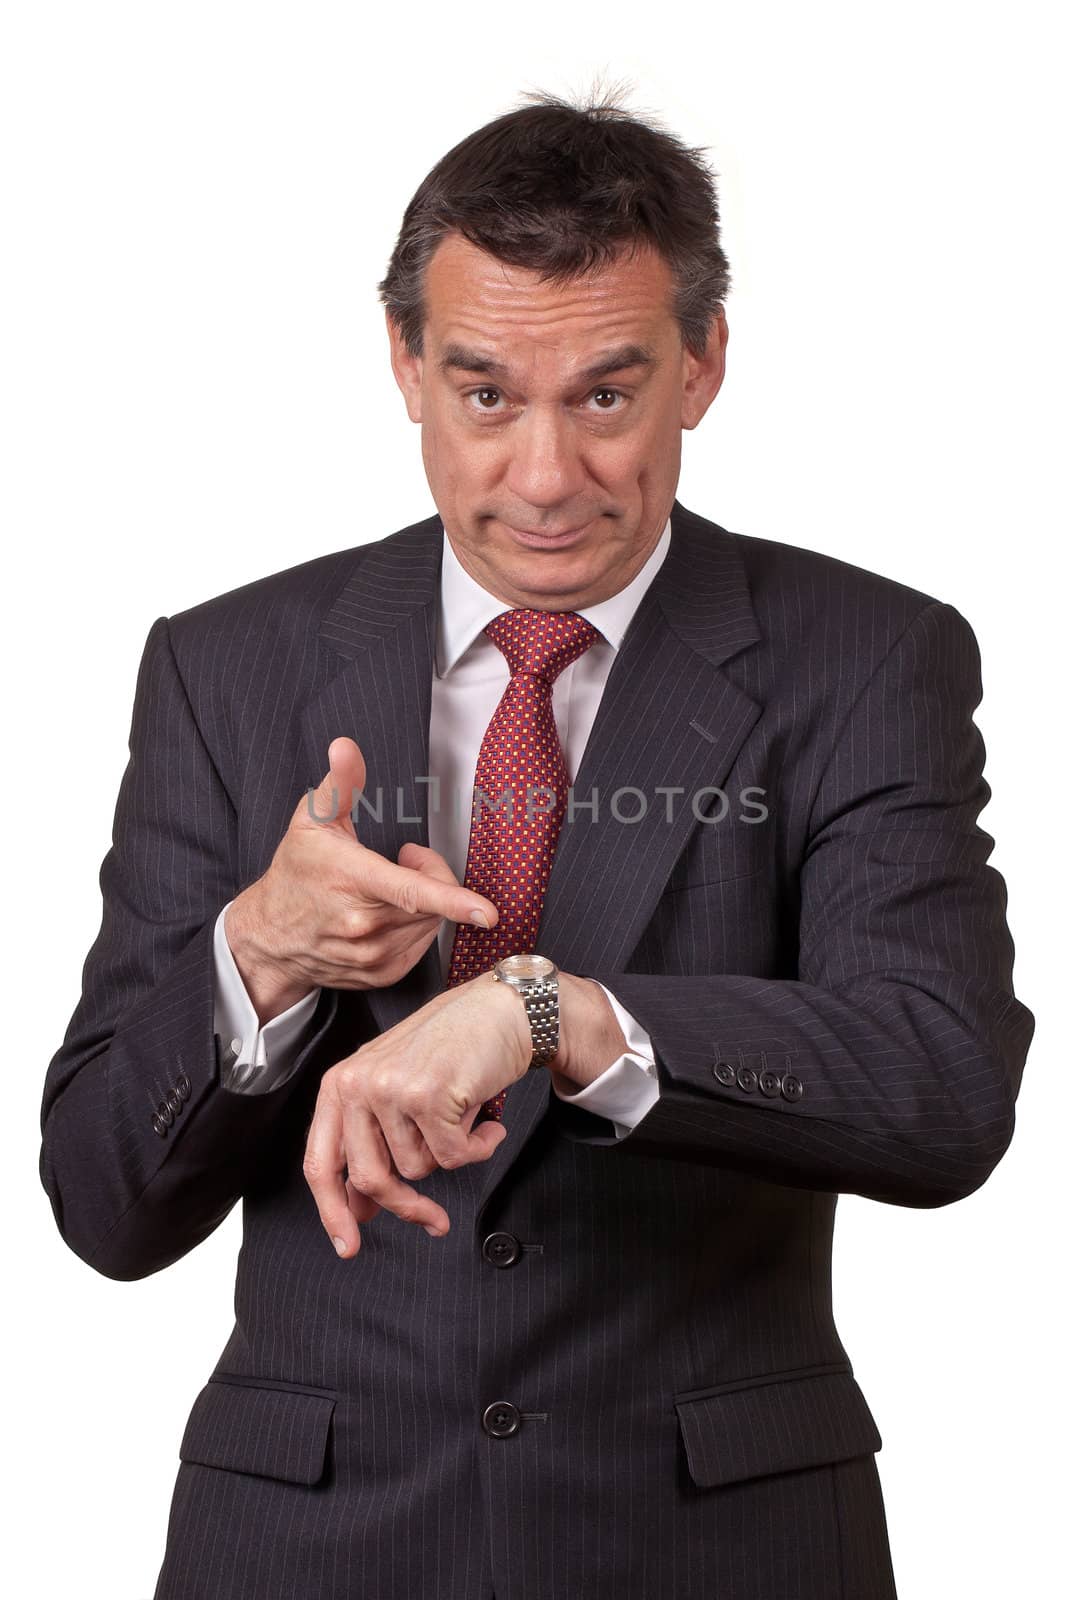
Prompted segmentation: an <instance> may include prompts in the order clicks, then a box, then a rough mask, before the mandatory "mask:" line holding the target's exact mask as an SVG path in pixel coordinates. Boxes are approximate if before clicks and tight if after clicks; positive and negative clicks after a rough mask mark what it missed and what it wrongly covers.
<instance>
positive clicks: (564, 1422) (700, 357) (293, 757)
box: [41, 97, 1033, 1600]
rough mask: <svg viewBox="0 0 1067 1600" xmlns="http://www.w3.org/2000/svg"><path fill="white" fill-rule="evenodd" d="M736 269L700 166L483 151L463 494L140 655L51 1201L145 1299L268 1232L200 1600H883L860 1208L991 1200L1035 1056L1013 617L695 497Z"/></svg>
mask: <svg viewBox="0 0 1067 1600" xmlns="http://www.w3.org/2000/svg"><path fill="white" fill-rule="evenodd" d="M726 288H727V265H726V260H725V257H724V255H723V253H722V250H721V247H720V245H719V241H718V212H717V205H716V198H715V191H714V184H713V180H712V178H711V176H710V174H709V173H708V171H707V170H706V168H705V167H704V166H703V165H702V164H701V162H700V161H699V160H698V159H697V156H696V155H695V153H693V152H690V151H687V150H685V149H684V147H683V146H681V145H680V144H679V143H678V142H677V141H676V140H675V139H674V138H673V137H672V136H670V135H669V134H667V133H665V132H663V131H662V130H660V129H657V128H655V127H652V126H650V125H648V124H643V123H641V122H639V121H637V120H635V119H633V118H632V117H630V116H628V115H627V114H626V113H623V112H621V111H619V110H618V109H617V108H612V107H609V106H604V105H595V104H594V105H592V106H587V107H585V108H576V107H573V106H569V105H567V104H565V103H564V102H561V101H557V100H553V99H549V98H548V97H542V98H541V99H540V101H539V102H538V103H536V104H534V105H531V106H528V107H524V108H523V109H521V110H518V111H515V112H511V113H509V114H507V115H506V116H504V117H502V118H500V119H498V120H497V121H496V122H494V123H492V124H490V125H489V126H488V127H486V128H483V129H481V130H479V131H478V132H477V133H475V134H473V135H471V136H470V138H468V139H466V140H464V141H463V143H461V144H460V145H459V146H457V147H456V148H455V149H454V150H452V151H451V152H449V154H448V155H446V156H445V157H444V158H443V160H442V161H441V162H439V163H438V165H437V166H436V167H435V168H434V169H433V171H432V172H431V173H430V174H429V175H428V177H427V178H426V179H425V181H424V182H423V184H422V185H421V186H420V188H419V190H418V192H417V193H416V195H415V197H414V198H413V200H412V202H411V204H410V205H409V207H408V209H407V211H406V213H405V217H404V223H403V227H402V230H401V234H400V238H399V240H398V242H397V246H396V249H395V251H394V254H393V258H392V262H391V264H390V268H389V273H388V276H387V277H386V279H385V280H384V282H383V284H382V286H381V291H382V294H383V298H384V300H385V304H386V311H387V319H388V321H387V325H388V329H389V338H390V346H391V355H392V365H393V371H394V374H395V377H396V380H397V382H398V384H399V386H400V389H401V391H402V393H403V396H404V400H405V404H406V406H407V410H408V415H409V416H410V417H411V419H412V420H413V421H415V422H417V423H418V424H419V425H420V427H421V430H422V444H423V458H424V462H425V468H426V474H427V478H428V481H429V486H430V491H431V494H432V496H433V500H434V502H435V504H436V506H437V514H436V515H434V516H431V517H428V518H427V519H426V520H424V521H422V522H418V523H415V524H414V525H412V526H411V527H408V528H404V529H403V530H401V531H400V532H398V533H394V534H392V535H390V536H388V537H384V538H380V539H378V540H376V541H373V542H371V543H369V544H362V545H359V546H357V547H356V548H354V549H352V550H347V551H342V552H340V553H334V554H330V555H326V556H321V557H318V558H316V559H312V560H309V561H308V562H306V563H304V564H303V565H300V566H297V567H295V568H293V569H291V570H289V571H286V572H283V573H279V574H275V575H273V576H270V577H266V578H262V579H260V580H258V581H257V582H254V583H250V584H248V585H246V586H245V587H243V588H240V589H237V590H235V591H233V592H231V593H229V594H224V595H221V596H218V597H216V598H214V599H211V600H208V601H206V602H204V603H203V604H201V605H198V606H194V607H192V608H191V609H190V610H188V611H185V612H183V613H181V614H179V615H176V616H174V617H170V618H167V617H161V618H159V619H157V621H156V622H155V623H154V624H153V626H152V628H151V630H150V631H149V634H148V640H147V643H146V646H145V652H144V657H143V659H142V662H141V668H140V672H139V676H138V682H137V691H136V697H135V703H134V713H133V723H132V729H131V738H130V752H131V760H130V765H129V767H128V768H127V771H126V774H125V777H124V779H123V783H122V787H121V790H120V794H119V798H118V805H117V812H116V820H115V834H114V843H113V846H112V849H111V850H110V851H109V853H108V855H107V856H106V858H105V860H104V864H103V867H102V869H101V888H102V892H103V923H102V927H101V931H100V935H99V937H98V939H97V941H96V943H95V944H94V946H93V949H92V950H91V951H90V954H89V957H88V960H87V962H86V966H85V972H84V986H83V993H82V997H81V1000H80V1002H79V1005H78V1008H77V1010H76V1011H75V1014H74V1016H73V1018H72V1020H71V1023H70V1025H69V1028H68V1031H67V1035H66V1038H65V1040H64V1043H63V1045H62V1048H61V1049H60V1050H59V1052H58V1053H57V1055H56V1056H55V1057H54V1059H53V1061H52V1063H51V1065H50V1067H49V1070H48V1076H47V1080H46V1084H45V1092H44V1105H43V1110H42V1128H43V1149H42V1161H41V1171H42V1178H43V1181H44V1184H45V1186H46V1188H47V1190H48V1193H49V1195H50V1198H51V1201H52V1205H53V1208H54V1211H55V1215H56V1220H57V1223H58V1225H59V1228H60V1230H61V1232H62V1234H63V1237H64V1238H65V1240H66V1241H67V1243H68V1244H69V1245H70V1247H71V1248H72V1249H73V1250H75V1251H76V1252H77V1253H78V1254H79V1255H80V1256H82V1257H83V1258H84V1259H85V1260H86V1261H87V1262H89V1263H90V1264H91V1265H92V1266H94V1267H95V1268H97V1269H98V1270H99V1271H101V1272H103V1273H105V1274H107V1275H108V1276H111V1277H114V1278H119V1279H133V1278H137V1277H143V1276H146V1275H147V1274H149V1273H152V1272H155V1271H158V1270H159V1269H160V1268H162V1267H165V1266H167V1265H168V1264H169V1263H170V1262H172V1261H174V1260H176V1259H178V1258H179V1257H180V1256H182V1255H183V1254H185V1253H186V1252H187V1251H189V1250H191V1249H192V1248H194V1246H195V1245H196V1244H197V1243H198V1242H199V1241H200V1240H201V1239H203V1238H204V1237H205V1236H206V1235H207V1234H208V1233H210V1232H211V1230H212V1229H213V1228H215V1227H216V1226H217V1225H218V1223H219V1222H220V1221H221V1220H222V1219H223V1217H225V1216H226V1215H227V1214H228V1212H229V1211H230V1209H231V1208H232V1206H233V1205H234V1203H235V1202H236V1201H237V1199H238V1198H241V1200H242V1202H243V1218H244V1243H243V1246H242V1249H241V1254H240V1259H239V1263H238V1270H237V1287H236V1321H235V1325H234V1329H233V1332H232V1335H231V1337H230V1339H229V1341H228V1342H227V1344H226V1347H225V1349H224V1350H223V1352H222V1354H221V1356H220V1357H219V1360H218V1362H217V1364H216V1367H215V1370H214V1372H213V1373H212V1374H211V1375H210V1377H209V1379H208V1381H207V1382H206V1384H205V1385H204V1387H203V1389H202V1391H201V1392H200V1394H199V1395H198V1397H197V1399H196V1402H195V1404H194V1406H193V1409H192V1413H191V1415H190V1417H189V1422H188V1425H187V1427H186V1430H185V1434H184V1438H183V1440H182V1443H181V1450H180V1458H181V1464H180V1467H179V1471H178V1476H177V1482H176V1485H175V1491H174V1499H173V1503H172V1507H171V1514H170V1524H169V1529H168V1536H167V1544H166V1552H165V1556H164V1560H163V1564H162V1569H161V1571H160V1574H159V1579H158V1584H157V1588H156V1600H178V1597H181V1600H209V1597H210V1600H238V1597H241V1600H251V1597H253V1596H254V1597H255V1600H273V1597H277V1600H281V1597H283V1596H284V1597H286V1600H291V1597H295V1596H299V1597H300V1600H342V1597H346V1600H347V1597H350V1596H356V1595H359V1596H366V1597H368V1600H369V1597H372V1596H373V1597H374V1600H400V1597H403V1600H411V1597H413V1596H414V1597H418V1596H425V1597H427V1600H429V1597H433V1600H472V1597H477V1596H482V1597H487V1596H490V1595H496V1596H498V1597H500V1600H505V1597H506V1600H520V1597H521V1600H525V1597H528V1596H530V1597H532V1596H538V1597H541V1596H545V1595H549V1594H552V1595H559V1596H565V1597H568V1600H569V1597H581V1600H594V1597H600V1596H609V1595H610V1596H613V1597H618V1596H623V1597H633V1600H645V1597H649V1596H659V1595H663V1596H694V1597H695V1596H711V1595H714V1596H719V1597H737V1600H745V1597H752V1600H755V1597H756V1596H774V1597H775V1600H786V1597H788V1600H815V1597H819V1600H825V1597H826V1596H828V1595H835V1596H836V1595H841V1596H843V1597H846V1600H860V1597H863V1600H867V1597H870V1600H882V1597H886V1596H891V1595H892V1594H893V1593H894V1585H893V1576H892V1566H891V1560H890V1553H889V1547H888V1540H887V1533H886V1525H885V1517H884V1511H883V1504H882V1497H881V1492H880V1486H879V1480H878V1474H877V1470H876V1465H875V1452H876V1451H877V1450H878V1449H879V1448H880V1445H881V1439H880V1436H879V1432H878V1428H877V1426H876V1424H875V1421H874V1419H873V1418H872V1416H871V1413H870V1411H869V1409H868V1407H867V1404H866V1402H865V1399H864V1397H863V1394H862V1391H861V1389H860V1387H859V1385H858V1383H857V1382H856V1380H855V1378H854V1376H853V1372H852V1364H851V1361H850V1359H849V1357H848V1355H847V1353H846V1351H845V1349H844V1347H843V1345H842V1343H841V1341H840V1339H839V1337H838V1334H837V1331H836V1328H835V1326H834V1321H833V1315H832V1310H831V1294H830V1287H831V1243H832V1232H833V1219H834V1208H835V1205H836V1197H837V1194H838V1193H840V1192H848V1193H855V1194H860V1195H865V1196H868V1197H869V1198H872V1199H875V1200H882V1201H886V1202H888V1203H890V1204H895V1205H906V1206H917V1207H927V1206H931V1207H932V1206H940V1205H944V1204H948V1203H950V1202H952V1201H954V1200H958V1199H960V1198H962V1197H964V1196H966V1195H968V1194H970V1193H971V1192H973V1191H974V1190H975V1189H977V1188H978V1187H979V1186H980V1185H981V1184H982V1183H983V1182H984V1181H985V1180H986V1178H987V1177H988V1176H989V1174H990V1172H991V1171H992V1169H993V1168H994V1166H995V1165H996V1163H997V1162H998V1160H999V1159H1000V1157H1001V1156H1002V1155H1003V1153H1004V1150H1005V1149H1006V1147H1007V1145H1008V1142H1009V1140H1010V1138H1011V1134H1012V1129H1013V1121H1014V1104H1015V1100H1016V1096H1017V1093H1018V1089H1019V1081H1020V1074H1021V1071H1022V1068H1023V1063H1024V1060H1025V1056H1026V1052H1027V1048H1028V1045H1029V1042H1030V1038H1031V1034H1032V1030H1033V1017H1032V1016H1031V1014H1030V1012H1029V1011H1028V1010H1027V1009H1026V1007H1025V1006H1023V1005H1022V1004H1021V1003H1020V1002H1019V1001H1018V1000H1017V999H1016V998H1015V996H1014V993H1013V989H1012V978H1011V972H1012V961H1013V953H1014V952H1013V946H1012V941H1011V937H1010V935H1009V932H1008V928H1007V924H1006V918H1005V909H1006V893H1005V888H1004V884H1003V881H1002V879H1001V878H1000V876H999V875H998V874H997V873H996V872H995V871H994V870H993V869H991V868H990V867H989V866H988V864H987V858H988V855H989V851H990V848H991V845H992V841H991V840H990V838H989V836H988V835H987V834H986V833H984V832H983V831H982V830H981V829H980V828H979V827H978V826H977V820H976V819H977V817H978V814H979V813H980V811H981V810H982V808H983V806H984V805H985V803H986V801H987V799H988V795H989V790H988V787H987V785H986V783H985V781H984V778H983V776H982V772H983V761H984V748H983V743H982V739H981V736H980V734H979V732H978V731H977V729H976V727H975V725H974V723H973V721H972V712H973V710H974V708H975V706H976V705H977V703H978V701H979V699H980V697H981V682H980V664H979V655H978V650H977V646H976V643H975V639H974V635H973V633H972V631H971V629H970V627H969V625H968V624H967V622H966V621H965V620H964V619H963V617H962V616H961V615H960V614H959V612H958V611H956V610H955V609H954V608H953V607H952V606H951V605H950V604H948V603H945V602H943V601H941V600H938V599H936V598H933V597H931V596H929V595H927V594H923V593H921V592H919V591H916V590H914V589H912V588H909V587H907V586H906V585H904V584H901V583H899V582H895V581H892V580H890V579H888V578H885V577H881V576H878V575H876V574H874V573H871V572H867V571H864V570H863V569H861V568H858V567H855V566H851V565H848V564H846V563H844V562H841V561H837V560H833V559H831V558H829V557H826V556H822V555H819V554H816V553H813V552H810V551H805V550H800V549H795V548H792V547H790V546H789V545H787V544H781V543H776V542H773V541H770V540H763V539H757V538H754V537H750V536H744V535H738V534H734V533H730V532H727V531H726V530H725V529H723V528H721V527H719V526H717V525H716V524H715V523H713V522H710V521H708V520H706V519H704V518H702V517H700V516H698V515H696V514H695V513H693V512H691V511H689V510H688V509H686V508H685V507H684V506H683V505H682V504H681V503H680V502H679V501H678V499H677V498H676V489H677V484H678V478H679V472H680V447H681V436H682V432H683V430H691V429H693V428H695V427H696V426H697V424H698V423H699V422H700V420H701V418H702V417H703V415H704V413H705V412H706V410H707V408H708V406H709V405H710V404H711V402H712V400H713V399H714V397H715V395H716V393H717V391H718V389H719V386H720V384H721V382H722V377H723V370H724V354H725V348H726V337H727V330H726V322H725V319H724V315H723V310H722V299H723V296H724V294H725V291H726ZM323 774H325V775H323ZM479 916H480V918H481V921H479V920H478V919H479Z"/></svg>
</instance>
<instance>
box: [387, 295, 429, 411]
mask: <svg viewBox="0 0 1067 1600" xmlns="http://www.w3.org/2000/svg"><path fill="white" fill-rule="evenodd" d="M385 327H386V332H387V333H388V335H389V362H390V365H391V366H392V369H393V377H394V378H395V379H396V381H397V384H398V385H399V387H400V392H401V394H402V395H403V396H404V404H405V405H406V406H407V411H408V416H409V417H410V418H411V421H412V422H421V421H422V357H421V356H413V355H412V354H411V351H410V350H409V349H408V347H407V345H406V344H405V343H404V339H403V336H402V335H401V332H400V329H399V328H398V327H397V324H396V323H395V322H394V320H393V318H392V316H391V315H390V313H389V312H388V311H386V313H385Z"/></svg>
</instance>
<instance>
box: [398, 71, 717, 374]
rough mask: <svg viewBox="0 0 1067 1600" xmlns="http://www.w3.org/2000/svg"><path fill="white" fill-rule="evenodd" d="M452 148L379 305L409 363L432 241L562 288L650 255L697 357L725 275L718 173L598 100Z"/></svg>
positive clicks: (527, 110) (524, 111)
mask: <svg viewBox="0 0 1067 1600" xmlns="http://www.w3.org/2000/svg"><path fill="white" fill-rule="evenodd" d="M522 98H524V99H532V100H533V101H534V102H535V104H533V105H530V106H525V107H522V108H520V109H518V110H513V111H508V112H506V113H505V114H504V115H503V116H500V117H497V118H496V120H495V121H493V122H489V123H486V125H485V126H484V127H482V128H479V129H477V131H476V132H474V133H472V134H469V135H468V136H467V138H465V139H463V140H462V141H461V142H460V143H459V144H457V145H455V146H454V147H453V149H451V150H450V151H449V152H448V154H447V155H444V156H442V157H441V159H440V161H438V163H437V165H436V166H435V167H433V168H432V169H431V171H430V172H428V173H427V175H426V177H425V178H424V179H423V180H422V182H421V183H420V185H419V187H418V189H417V190H416V191H415V194H414V195H413V196H412V199H411V200H410V202H409V204H408V207H407V210H406V211H405V212H404V220H403V223H402V225H401V229H400V233H399V236H398V238H397V242H396V246H395V248H394V250H393V253H392V256H391V258H390V261H389V270H388V272H387V273H386V275H385V277H384V278H383V279H382V281H381V283H380V284H378V293H379V297H380V298H381V300H382V301H383V302H384V304H385V306H386V307H387V309H388V311H389V314H390V316H391V317H392V319H393V320H394V321H395V323H396V325H397V327H398V328H399V331H400V334H401V336H402V337H403V339H404V342H405V344H406V345H407V347H408V350H409V351H410V352H411V354H412V355H413V356H421V355H422V354H423V343H422V330H423V326H424V323H425V303H424V298H423V283H424V274H425V271H426V267H427V265H428V263H429V261H430V258H431V256H432V255H433V253H434V251H435V250H436V248H437V246H438V245H439V244H440V242H441V240H442V239H443V238H445V236H446V235H448V234H450V233H456V234H461V235H462V236H463V237H464V238H465V239H467V240H469V241H470V243H471V244H474V245H477V246H478V247H479V248H480V249H482V250H486V251H488V252H489V253H490V254H491V255H493V256H495V257H496V258H497V260H499V261H502V262H505V263H506V264H507V265H509V266H516V267H527V268H530V269H532V270H534V271H538V272H540V274H541V277H542V280H543V281H545V282H548V283H565V282H567V281H568V280H570V279H573V278H576V277H579V276H581V275H582V274H584V273H586V272H591V271H593V270H595V269H596V268H597V267H599V266H601V265H604V264H606V263H608V262H609V261H611V260H612V259H613V258H614V257H615V256H616V255H618V254H619V253H620V252H621V251H623V250H624V249H625V248H626V247H627V246H629V248H630V251H631V253H632V252H634V251H636V250H639V249H641V248H648V246H650V245H651V246H653V247H654V248H655V249H657V250H658V251H659V252H660V254H661V255H662V256H663V258H664V260H665V261H666V263H667V265H668V266H669V267H670V269H671V272H672V274H673V278H674V296H673V305H672V310H673V312H674V315H675V317H676V318H677V321H678V325H679V329H680V331H681V335H682V342H683V344H684V345H685V346H686V347H687V348H688V349H689V350H691V351H692V352H693V354H694V355H702V354H703V352H704V346H705V343H706V341H707V336H708V329H709V327H710V325H711V321H712V318H713V317H714V316H715V315H716V314H717V313H718V312H719V311H721V310H722V305H723V300H724V298H725V296H726V293H727V291H728V289H729V287H730V268H729V263H728V262H727V259H726V256H725V254H724V253H723V250H722V246H721V245H720V243H719V206H718V198H717V195H716V190H715V174H714V173H713V171H712V170H711V168H710V166H708V165H707V163H705V162H703V161H702V160H701V159H700V153H701V151H700V149H694V150H690V149H688V148H687V147H686V146H685V145H684V144H682V143H681V141H680V140H679V139H678V138H676V137H675V135H674V134H672V133H668V132H667V131H666V130H665V129H664V128H662V127H661V126H660V125H659V124H658V123H657V122H656V121H655V119H652V118H647V117H646V118H645V119H644V120H639V119H638V118H637V117H636V116H633V115H631V113H630V112H628V111H624V110H622V109H621V108H620V107H619V106H618V105H617V104H615V103H614V102H613V96H612V94H611V93H609V94H608V95H606V96H605V97H604V98H601V99H598V98H597V95H596V92H594V93H593V95H592V96H591V97H590V98H589V99H587V100H586V101H585V102H584V103H582V104H571V103H570V102H568V101H566V100H563V99H560V98H559V97H558V96H556V95H550V94H542V93H540V92H535V93H532V94H527V95H524V96H522Z"/></svg>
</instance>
